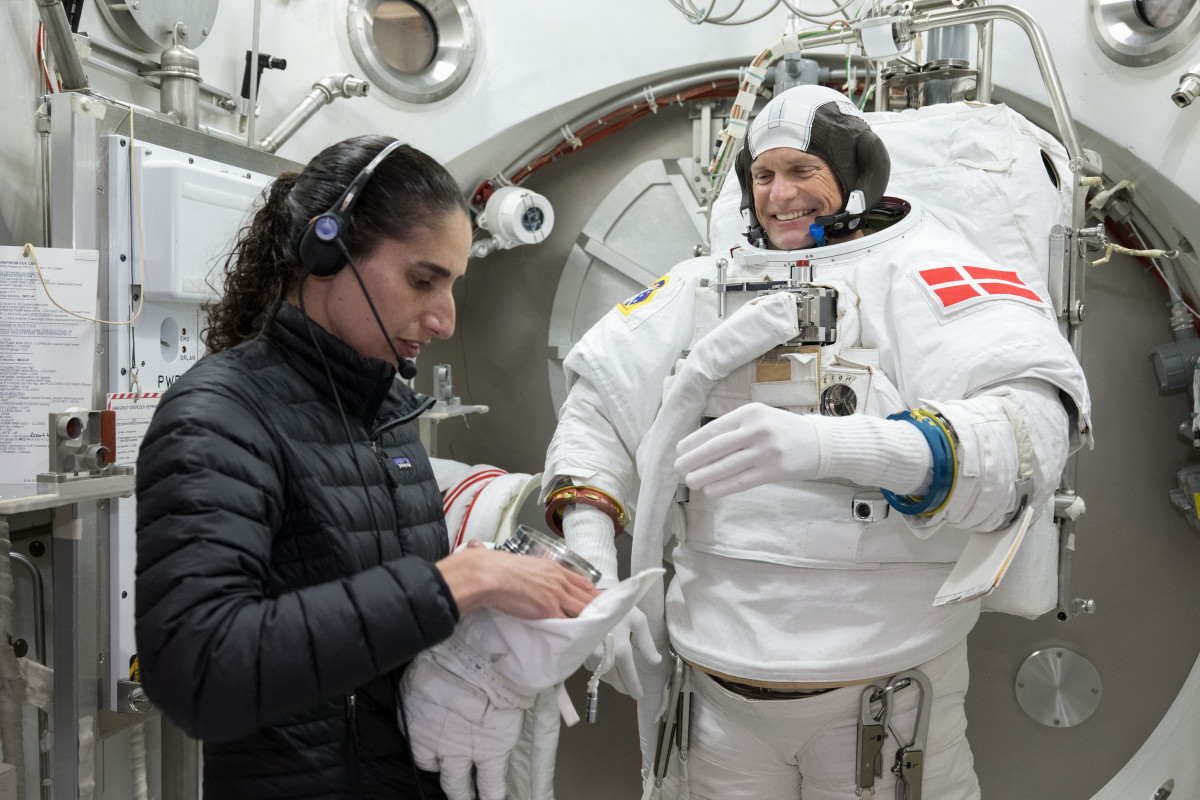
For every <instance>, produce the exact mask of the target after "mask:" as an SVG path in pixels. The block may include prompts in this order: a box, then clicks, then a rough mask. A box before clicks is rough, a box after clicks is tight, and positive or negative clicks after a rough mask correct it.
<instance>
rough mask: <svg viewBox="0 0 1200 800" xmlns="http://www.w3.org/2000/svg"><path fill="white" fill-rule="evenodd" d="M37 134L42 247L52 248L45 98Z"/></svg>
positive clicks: (48, 126) (48, 128) (47, 118)
mask: <svg viewBox="0 0 1200 800" xmlns="http://www.w3.org/2000/svg"><path fill="white" fill-rule="evenodd" d="M37 132H38V139H39V144H40V145H41V156H42V246H43V247H49V246H50V101H49V98H48V97H47V96H43V99H42V104H41V106H39V107H38V110H37Z"/></svg>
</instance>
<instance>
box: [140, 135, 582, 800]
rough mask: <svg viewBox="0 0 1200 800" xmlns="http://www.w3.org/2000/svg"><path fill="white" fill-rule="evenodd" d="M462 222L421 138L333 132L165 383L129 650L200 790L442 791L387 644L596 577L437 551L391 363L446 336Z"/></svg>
mask: <svg viewBox="0 0 1200 800" xmlns="http://www.w3.org/2000/svg"><path fill="white" fill-rule="evenodd" d="M385 151H386V152H385ZM372 173H373V174H372ZM351 186H353V191H350V192H347V189H348V187H351ZM331 225H332V226H333V227H331ZM470 239H471V229H470V224H469V221H468V217H467V213H466V207H465V205H464V203H463V201H462V198H461V195H460V194H459V190H458V187H457V186H456V185H455V184H454V182H453V180H452V179H451V177H450V176H449V174H448V173H447V172H446V171H445V170H444V169H443V168H442V167H441V166H440V165H439V164H437V162H435V161H433V160H432V159H431V158H429V157H428V156H427V155H425V154H424V153H421V152H420V151H418V150H415V149H413V148H411V147H408V146H405V145H398V144H396V145H393V143H392V142H391V140H389V139H387V138H384V137H374V136H372V137H360V138H357V139H351V140H348V141H345V142H342V143H340V144H337V145H334V146H332V147H330V148H327V149H326V150H324V151H323V152H322V153H320V154H319V155H318V156H317V157H316V158H315V159H313V161H312V162H311V163H309V164H308V166H306V167H305V169H304V171H303V172H302V173H300V174H298V175H297V174H286V175H282V176H280V177H279V178H278V179H277V180H276V181H275V182H274V183H273V184H272V186H271V187H270V189H269V191H268V192H267V194H266V199H265V201H264V203H263V205H262V207H261V209H260V210H258V212H257V213H256V215H255V216H254V218H253V220H252V222H251V224H250V225H249V226H248V227H247V228H245V229H243V231H242V232H241V233H240V234H239V237H238V241H237V242H236V244H235V246H234V250H233V253H232V254H231V256H230V257H229V259H228V260H227V262H226V265H225V272H226V275H225V287H224V289H225V291H224V294H223V297H222V299H221V300H219V301H218V302H216V303H214V304H213V305H211V306H209V307H208V308H206V311H207V312H208V314H209V318H208V328H207V329H206V330H205V332H204V339H205V344H206V345H207V348H208V353H207V355H206V356H205V357H204V358H202V359H201V360H200V361H199V362H198V363H197V364H196V365H195V366H193V367H192V368H191V369H190V370H188V371H187V372H186V373H184V375H183V376H182V377H181V378H180V379H179V380H177V381H176V382H175V384H174V385H173V386H172V387H171V389H170V390H169V391H168V392H167V393H166V395H165V396H164V397H163V399H162V401H161V402H160V404H159V407H158V410H157V411H156V413H155V415H154V419H153V421H152V422H151V424H150V428H149V430H148V431H147V433H146V437H145V440H144V441H143V443H142V447H141V451H140V454H139V456H138V469H137V501H138V504H137V505H138V543H137V547H138V564H137V584H136V592H137V594H136V598H135V600H136V633H137V644H138V656H139V662H140V667H141V677H142V681H143V684H144V686H145V689H146V691H147V693H148V694H149V696H150V698H151V700H153V701H154V703H155V704H156V705H157V706H158V707H159V708H160V709H162V710H163V712H164V713H165V714H166V715H167V717H168V718H169V719H170V720H171V721H172V722H174V723H175V724H176V725H178V726H179V727H181V728H182V729H183V730H184V731H185V732H187V733H188V734H189V735H191V736H193V737H195V738H198V739H202V740H203V741H204V791H205V795H206V797H208V798H212V799H213V800H217V799H218V798H219V799H220V800H227V799H232V800H236V799H237V798H247V799H248V800H271V799H272V798H281V799H282V798H288V799H289V800H293V799H294V798H380V799H381V800H382V798H388V800H397V799H398V798H417V797H425V798H437V797H442V796H443V795H442V791H441V789H440V787H439V786H438V778H437V775H436V774H433V773H425V772H422V771H420V770H418V769H417V768H416V767H415V766H414V765H413V763H412V759H411V755H410V752H409V748H408V744H407V741H406V739H405V736H404V735H403V733H402V731H401V730H400V728H399V727H398V724H397V714H396V706H397V685H398V681H399V678H400V674H401V672H402V671H403V669H404V667H405V665H406V664H407V663H408V662H410V661H411V660H412V659H413V657H414V656H416V654H417V653H419V652H420V651H421V650H423V649H425V648H427V647H430V646H432V645H434V644H436V643H438V642H439V641H441V640H443V639H445V638H447V637H448V636H449V635H450V633H451V632H452V630H453V628H454V625H455V623H456V622H457V620H458V618H459V615H460V614H462V613H466V612H467V611H469V610H470V609H472V608H476V607H480V606H491V607H494V608H498V609H501V610H503V611H506V612H508V613H512V614H515V615H517V616H523V617H528V618H538V617H553V616H564V615H572V616H574V615H575V614H578V613H579V611H580V610H582V608H583V606H584V605H586V603H587V602H588V601H589V600H590V599H591V597H593V596H594V594H595V590H594V589H593V588H592V587H591V585H590V583H588V582H587V581H586V580H585V579H583V578H580V577H579V576H576V575H574V574H573V573H571V572H568V571H567V570H566V569H563V568H562V567H560V566H558V565H556V564H554V563H552V562H550V561H547V560H544V559H532V558H520V557H519V556H513V555H511V554H508V553H503V552H494V551H490V550H487V549H485V548H482V547H470V548H467V549H465V550H461V551H459V552H458V553H455V554H454V555H448V553H447V549H448V547H447V539H446V530H445V522H444V520H443V517H442V503H441V497H440V496H439V494H438V490H437V486H436V482H435V481H434V477H433V472H432V469H431V467H430V465H429V460H428V458H427V457H426V454H425V451H424V449H423V448H422V446H421V444H420V442H419V440H418V438H417V432H416V426H415V425H414V424H413V420H415V418H416V417H417V416H418V415H419V414H420V413H421V412H422V411H424V410H425V409H426V408H427V407H428V405H429V401H428V398H423V397H422V396H420V395H416V394H414V393H413V392H412V390H411V389H409V388H408V387H407V386H406V385H405V384H404V383H402V382H400V381H398V380H396V375H397V368H400V369H402V370H404V371H407V370H412V369H414V368H413V367H412V364H411V362H410V361H409V360H410V359H413V358H415V357H416V355H417V353H418V351H419V350H420V347H421V346H422V345H424V344H427V343H428V342H429V341H430V339H431V338H432V337H437V338H442V339H444V338H447V337H449V336H450V335H451V334H452V333H453V330H454V300H453V297H452V295H451V288H452V286H453V283H454V281H455V280H456V279H457V278H459V277H461V276H462V275H463V273H464V272H465V270H466V266H467V254H468V250H469V247H470ZM371 301H374V302H373V303H372V302H371Z"/></svg>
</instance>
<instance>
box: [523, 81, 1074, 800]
mask: <svg viewBox="0 0 1200 800" xmlns="http://www.w3.org/2000/svg"><path fill="white" fill-rule="evenodd" d="M889 164H890V162H889V158H888V155H887V151H886V148H885V147H884V146H883V144H882V142H881V141H880V140H879V138H878V137H877V136H876V135H875V134H874V133H873V132H872V131H871V130H870V127H869V126H868V124H867V123H866V121H865V120H864V118H863V116H862V114H861V113H860V112H859V111H858V110H857V109H856V108H855V107H854V106H853V105H852V104H851V103H849V102H848V101H847V100H846V98H845V97H844V96H842V95H840V94H838V93H836V92H834V91H832V90H829V89H825V88H822V87H813V86H803V87H797V88H794V89H791V90H789V91H787V92H784V93H781V94H780V95H779V96H777V97H775V98H774V99H773V100H772V101H771V102H769V103H768V104H767V105H766V107H765V108H764V109H763V110H762V112H761V113H760V114H759V115H758V117H757V118H756V119H755V120H754V122H753V123H752V124H751V126H750V129H749V133H748V137H747V144H746V149H745V150H744V151H743V153H742V154H741V155H740V156H739V159H738V166H737V171H738V177H739V179H740V181H741V183H742V187H743V202H742V207H743V213H744V215H745V216H746V218H747V220H748V222H749V230H748V232H747V238H748V241H749V244H745V245H742V246H740V247H736V248H734V251H733V252H728V251H725V252H718V253H717V255H715V256H712V257H705V258H698V259H694V260H691V261H687V262H684V263H682V264H680V265H679V266H677V267H676V268H675V269H673V270H672V271H671V272H670V273H669V274H668V275H666V276H664V277H663V278H661V279H659V280H658V281H656V282H655V283H654V284H653V285H652V286H651V287H649V288H647V289H646V290H645V291H643V292H642V293H640V294H639V295H637V296H635V297H633V298H630V299H629V300H627V301H626V302H624V303H622V304H619V305H618V306H617V307H616V308H615V309H613V310H612V311H610V312H609V313H608V314H607V315H606V316H605V317H604V318H603V319H601V321H600V322H598V323H597V324H596V326H595V327H593V328H592V330H590V331H589V332H588V334H587V335H586V336H584V338H583V339H582V340H581V341H580V342H579V344H578V345H577V346H576V347H575V348H574V349H573V350H572V351H571V353H570V355H569V356H568V357H567V359H566V362H565V367H566V370H567V375H568V381H569V384H570V393H569V396H568V398H567V401H566V402H565V403H564V405H563V408H562V410H561V412H560V420H559V426H558V428H557V430H556V432H555V435H554V438H553V440H552V442H551V444H550V447H549V451H548V454H547V464H546V469H545V473H544V474H545V482H544V486H543V493H544V496H545V500H546V503H547V510H548V520H550V521H551V522H552V524H561V529H562V531H563V533H564V535H565V537H566V540H567V544H568V545H569V546H570V547H571V548H572V549H573V550H575V551H576V552H578V553H579V554H581V555H583V556H584V557H585V558H587V559H589V560H590V561H591V562H592V563H593V564H594V565H596V566H597V568H598V569H600V570H601V571H602V573H603V574H604V576H605V577H604V580H602V582H601V586H605V585H609V584H610V583H611V582H612V581H615V578H616V574H617V563H616V549H615V546H614V542H613V535H614V533H619V532H620V530H621V528H622V526H623V525H624V524H625V523H626V522H627V519H626V515H627V514H631V513H632V508H636V511H637V517H636V519H635V520H634V523H633V525H634V544H633V556H632V561H633V565H632V566H633V568H634V569H641V568H644V567H646V566H652V565H656V564H657V563H658V560H659V559H661V557H662V553H663V550H662V547H663V545H664V544H665V543H666V542H668V541H669V540H670V539H671V537H672V536H673V537H674V538H675V547H674V549H673V551H672V561H673V563H674V567H675V576H674V578H673V580H672V581H671V583H670V585H669V587H667V588H666V589H665V592H664V591H663V589H661V588H659V589H658V590H652V591H651V592H650V593H648V594H647V595H646V596H645V597H644V598H643V599H642V601H641V602H640V603H639V608H638V609H635V610H634V611H633V612H631V614H630V615H629V617H627V618H626V620H625V622H624V623H623V625H622V627H621V628H619V629H618V633H619V635H618V636H617V650H618V658H617V664H618V670H617V672H618V674H617V676H615V678H614V679H613V682H614V683H617V684H618V685H620V686H622V687H623V688H624V689H625V690H626V691H628V692H629V693H630V694H632V695H634V696H635V697H640V698H642V702H641V703H639V706H638V713H639V724H640V729H641V736H642V752H643V774H644V775H645V776H646V780H647V783H646V785H647V795H648V796H652V795H654V794H656V793H658V792H660V791H661V792H662V793H663V794H665V796H667V797H689V796H690V797H694V798H706V799H707V800H716V798H721V800H727V799H728V798H735V799H736V798H762V797H771V798H800V797H803V798H804V800H826V798H828V799H829V800H832V799H833V798H846V797H853V796H855V794H859V795H866V794H869V793H870V792H871V791H874V792H876V793H878V792H880V791H889V792H890V791H892V790H893V786H894V785H895V784H896V782H897V781H900V782H901V783H902V785H901V789H902V790H903V791H905V792H907V795H906V796H907V797H909V798H910V800H911V798H915V797H920V796H921V794H924V796H925V797H928V798H936V799H937V800H967V799H968V798H977V797H978V796H979V788H978V785H977V782H976V779H975V775H974V770H973V763H972V757H971V753H970V749H969V747H968V745H967V742H966V738H965V729H966V720H965V717H964V714H963V701H964V697H965V693H966V689H967V660H966V644H965V639H966V636H967V633H968V632H969V631H970V630H971V628H972V626H973V625H974V624H975V621H976V619H977V618H978V615H979V601H978V600H968V601H965V602H958V603H951V604H943V605H937V606H935V605H934V598H935V596H936V595H937V594H938V590H939V587H941V586H942V584H943V583H944V582H945V581H946V578H947V576H948V575H949V573H950V571H951V569H952V567H953V566H954V563H955V561H956V560H957V559H958V556H959V554H960V553H961V552H962V550H963V547H964V543H965V541H966V538H967V537H968V536H970V535H971V533H972V532H990V531H1001V530H1005V529H1008V528H1009V527H1010V526H1014V525H1020V524H1022V522H1024V523H1026V524H1027V523H1028V516H1029V515H1028V514H1027V513H1026V511H1027V509H1042V508H1045V507H1046V504H1047V501H1048V500H1049V498H1050V496H1051V495H1052V493H1053V492H1054V490H1055V489H1056V488H1057V485H1058V479H1059V475H1060V473H1061V471H1062V467H1063V464H1064V462H1065V460H1066V458H1067V456H1068V454H1069V453H1070V452H1072V451H1073V450H1074V449H1076V448H1078V447H1079V446H1080V445H1081V444H1082V443H1084V442H1085V441H1087V440H1088V439H1089V437H1090V430H1089V427H1088V425H1089V407H1090V404H1089V399H1088V394H1087V388H1086V385H1085V383H1084V378H1083V373H1082V370H1081V369H1080V367H1079V364H1078V362H1077V361H1076V359H1075V357H1074V355H1073V354H1072V352H1071V349H1070V347H1069V345H1068V344H1067V343H1066V341H1065V340H1064V339H1063V338H1062V337H1061V336H1060V334H1059V331H1058V328H1057V325H1056V323H1055V320H1054V314H1053V311H1052V309H1051V308H1050V306H1049V304H1048V303H1047V302H1046V301H1045V299H1044V298H1043V296H1042V295H1041V294H1040V293H1039V291H1037V289H1038V287H1030V286H1029V285H1027V284H1026V283H1025V282H1024V281H1023V280H1022V279H1021V278H1020V276H1019V275H1018V274H1017V273H1016V272H1015V271H1014V270H1012V269H1009V268H1006V267H1005V265H1004V264H996V263H994V262H993V261H991V260H990V259H989V258H988V257H987V256H985V255H984V254H983V253H981V252H980V251H979V250H978V249H976V248H975V247H973V246H972V245H971V244H969V243H968V242H966V241H964V240H963V239H961V238H960V237H958V236H957V235H955V234H953V233H951V232H950V231H948V230H946V229H945V228H943V227H942V226H940V225H939V224H938V223H936V222H935V221H934V220H932V219H930V218H928V217H926V216H925V215H924V213H923V212H922V209H921V206H920V204H919V203H918V202H916V201H915V200H911V201H909V200H908V199H902V198H892V197H884V191H885V189H886V186H887V181H888V175H889ZM631 507H632V508H631ZM676 654H677V655H678V661H676V659H675V655H676ZM681 688H682V689H683V694H682V696H681V695H680V689H681ZM676 722H677V723H678V730H677V731H674V735H672V730H671V729H672V726H673V725H674V724H675V723H676ZM885 736H886V738H885ZM881 742H882V743H881ZM672 743H674V744H672ZM876 753H879V756H878V757H875V754H876ZM922 773H923V777H922Z"/></svg>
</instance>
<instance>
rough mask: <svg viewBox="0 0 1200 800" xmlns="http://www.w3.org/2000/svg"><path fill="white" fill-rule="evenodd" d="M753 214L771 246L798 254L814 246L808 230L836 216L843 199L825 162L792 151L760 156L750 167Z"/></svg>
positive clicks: (804, 153) (787, 150)
mask: <svg viewBox="0 0 1200 800" xmlns="http://www.w3.org/2000/svg"><path fill="white" fill-rule="evenodd" d="M750 178H751V181H752V182H753V191H754V210H755V212H756V213H757V215H758V221H759V222H760V223H761V224H762V226H763V230H765V231H766V233H767V239H768V240H769V241H770V243H771V246H772V247H775V248H778V249H780V250H799V249H801V248H804V247H810V246H811V245H812V244H813V243H814V242H813V236H812V233H810V232H809V229H808V228H809V226H810V225H813V224H815V222H816V219H817V217H822V216H827V215H829V214H834V213H837V211H838V209H840V208H841V207H842V195H841V192H840V191H839V189H838V182H837V178H836V177H834V174H833V170H832V169H830V168H829V165H828V164H827V163H825V161H824V160H823V159H821V158H819V157H817V156H814V155H812V154H811V153H806V152H804V151H803V150H796V149H794V148H791V147H777V148H774V149H772V150H767V151H766V152H764V153H760V154H759V155H758V158H756V159H754V163H753V164H752V165H751V167H750Z"/></svg>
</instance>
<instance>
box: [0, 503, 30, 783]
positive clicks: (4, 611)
mask: <svg viewBox="0 0 1200 800" xmlns="http://www.w3.org/2000/svg"><path fill="white" fill-rule="evenodd" d="M0 548H3V550H0V631H2V632H3V633H4V634H9V633H11V632H12V618H13V578H12V562H11V560H10V559H9V558H8V552H9V550H10V549H11V548H12V542H11V541H9V538H8V520H7V519H2V518H0ZM24 702H25V680H24V679H23V678H22V677H21V670H20V668H18V667H17V655H16V653H14V652H13V649H12V648H11V647H8V646H7V645H6V644H5V642H4V641H3V640H0V748H3V750H4V763H6V764H12V765H13V766H14V767H16V770H17V800H25V735H24V732H23V730H22V721H23V719H24V715H23V713H22V709H21V706H22V704H23V703H24Z"/></svg>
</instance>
